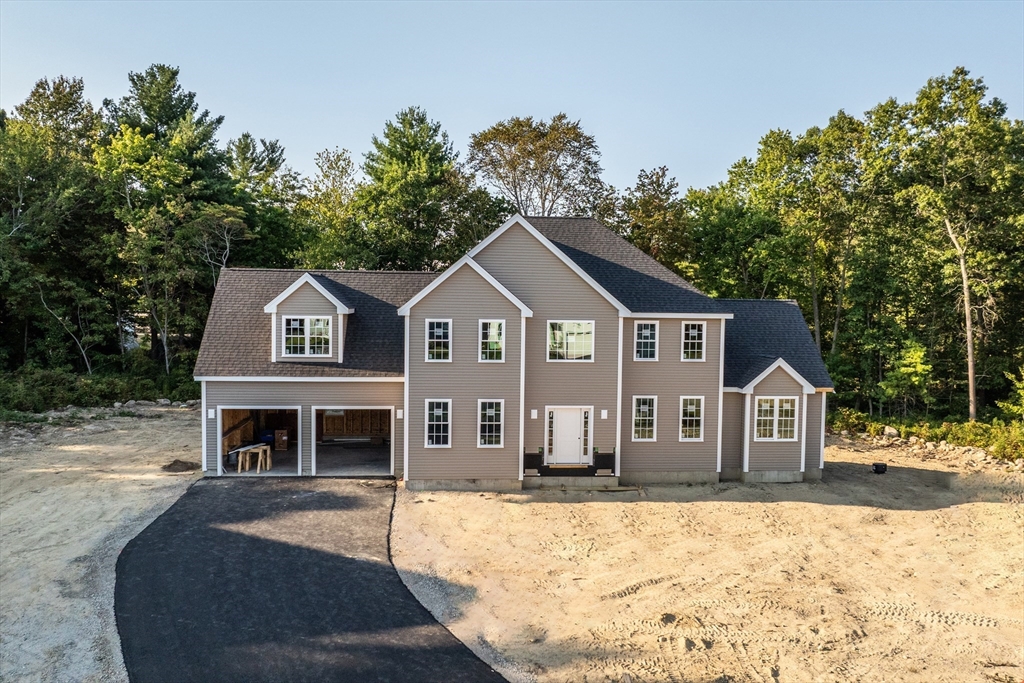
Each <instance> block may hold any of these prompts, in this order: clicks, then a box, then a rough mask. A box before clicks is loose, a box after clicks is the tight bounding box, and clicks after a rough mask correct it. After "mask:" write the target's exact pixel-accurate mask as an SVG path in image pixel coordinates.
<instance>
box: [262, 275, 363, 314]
mask: <svg viewBox="0 0 1024 683" xmlns="http://www.w3.org/2000/svg"><path fill="white" fill-rule="evenodd" d="M302 285H309V286H310V287H312V288H313V289H315V290H316V291H318V292H320V294H322V295H323V296H324V298H325V299H327V300H328V301H330V302H331V303H332V304H334V307H335V308H336V309H337V312H338V313H345V314H348V313H355V312H356V309H354V308H351V307H349V306H348V305H347V304H346V303H344V302H343V301H341V300H340V299H338V297H336V296H334V295H333V294H331V293H330V292H329V291H327V288H326V287H324V286H323V285H322V284H320V283H319V282H317V280H316V278H315V277H313V276H312V275H311V274H309V273H303V274H302V277H300V278H299V279H298V280H296V281H295V282H293V283H292V284H291V285H289V286H288V289H286V290H284V291H283V292H281V293H280V294H278V295H277V296H276V297H274V300H273V301H271V302H270V303H269V304H267V305H266V306H264V307H263V312H264V313H277V307H278V306H279V305H280V303H281V302H282V301H284V300H285V299H287V298H288V297H290V296H291V295H292V294H294V293H295V290H297V289H298V288H299V287H301V286H302Z"/></svg>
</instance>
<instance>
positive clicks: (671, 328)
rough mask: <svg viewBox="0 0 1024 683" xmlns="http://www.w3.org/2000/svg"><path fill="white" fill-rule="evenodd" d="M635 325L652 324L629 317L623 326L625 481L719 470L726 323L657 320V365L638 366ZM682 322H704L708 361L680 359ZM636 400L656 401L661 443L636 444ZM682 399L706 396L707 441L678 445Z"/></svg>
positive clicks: (694, 320) (679, 442) (717, 321)
mask: <svg viewBox="0 0 1024 683" xmlns="http://www.w3.org/2000/svg"><path fill="white" fill-rule="evenodd" d="M636 320H644V321H649V320H653V319H652V318H635V319H634V318H626V319H625V320H624V321H623V330H622V337H623V342H622V347H623V348H622V430H623V431H622V456H621V474H622V476H624V477H625V476H627V474H631V473H634V472H678V471H693V470H700V471H711V472H715V471H717V469H718V385H719V361H720V354H721V343H720V342H721V338H722V337H721V335H722V322H721V321H720V320H701V319H699V318H695V319H689V320H679V319H662V320H659V321H658V337H659V339H658V360H656V361H638V360H634V339H635V331H634V323H635V322H636ZM684 322H688V323H694V322H704V323H705V327H704V331H705V339H704V358H705V360H703V361H686V362H683V361H681V360H680V356H681V351H682V336H683V323H684ZM634 396H657V397H658V409H657V414H656V423H657V433H656V438H657V441H633V397H634ZM680 396H703V397H704V417H703V423H704V424H703V427H704V439H703V441H700V442H696V441H680V440H679V419H680V415H679V397H680ZM741 442H742V440H741ZM723 457H724V453H723ZM723 466H724V465H723Z"/></svg>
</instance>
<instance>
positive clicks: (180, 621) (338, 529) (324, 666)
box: [114, 479, 504, 683]
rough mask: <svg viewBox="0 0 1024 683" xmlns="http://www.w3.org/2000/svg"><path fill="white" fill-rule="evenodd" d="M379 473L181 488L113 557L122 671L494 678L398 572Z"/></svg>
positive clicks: (233, 677) (267, 677) (177, 678)
mask: <svg viewBox="0 0 1024 683" xmlns="http://www.w3.org/2000/svg"><path fill="white" fill-rule="evenodd" d="M382 483H383V482H364V484H372V486H367V485H364V484H360V482H356V481H351V480H331V479H315V480H310V479H306V480H294V479H262V480H258V479H234V480H229V481H211V480H203V481H201V482H199V483H197V484H196V485H195V486H193V487H192V488H191V489H189V491H187V492H186V493H185V495H184V496H182V497H181V499H179V500H178V502H176V503H175V504H174V505H173V506H172V507H171V508H170V509H169V510H167V512H165V513H164V514H163V515H161V516H160V517H159V518H158V519H157V520H156V521H154V522H153V523H152V524H151V525H150V526H149V527H147V528H146V529H145V530H144V531H143V532H142V533H141V534H139V536H137V537H136V538H135V539H133V540H132V541H131V542H130V543H129V544H128V545H127V547H125V549H124V551H123V552H122V553H121V555H120V557H119V558H118V561H117V580H116V585H115V590H114V612H115V615H116V617H117V628H118V632H119V633H120V635H121V646H122V650H123V652H124V659H125V665H126V667H127V669H128V675H129V677H130V679H131V680H132V681H133V682H137V683H149V682H151V681H168V682H174V683H184V682H186V681H204V682H219V681H225V682H227V681H239V682H241V681H245V682H246V683H258V682H260V681H274V682H278V681H281V682H284V681H424V682H426V681H445V682H450V681H501V680H504V679H502V678H501V677H500V676H499V675H498V674H497V673H495V672H494V671H492V670H491V669H490V667H488V666H487V665H486V664H484V663H483V662H482V661H480V660H479V659H478V658H477V657H476V655H474V654H473V653H472V652H471V651H470V650H469V649H468V648H466V647H465V646H464V645H463V644H462V643H461V642H459V641H458V640H457V639H456V638H455V637H454V636H452V635H451V633H449V632H448V631H447V630H446V629H445V628H444V627H442V626H441V625H440V624H438V623H437V622H436V621H435V620H434V618H433V617H432V616H431V615H430V613H429V612H427V610H426V609H425V608H424V607H423V606H422V605H420V603H419V602H417V600H416V599H415V598H414V597H413V596H412V594H411V593H410V592H409V591H408V589H406V587H405V585H404V584H403V583H402V581H401V579H399V577H398V574H397V572H395V569H394V567H393V566H392V565H391V563H390V561H389V560H388V548H387V543H388V527H389V523H390V514H391V505H392V500H393V496H394V490H393V489H392V488H385V487H382V486H380V484H382ZM433 580H435V581H436V580H438V579H436V578H434V579H433ZM452 588H453V593H458V594H462V595H466V597H467V599H471V598H472V597H473V594H474V592H473V591H472V589H468V590H467V588H466V587H463V586H458V587H454V586H453V587H452ZM455 589H457V590H455Z"/></svg>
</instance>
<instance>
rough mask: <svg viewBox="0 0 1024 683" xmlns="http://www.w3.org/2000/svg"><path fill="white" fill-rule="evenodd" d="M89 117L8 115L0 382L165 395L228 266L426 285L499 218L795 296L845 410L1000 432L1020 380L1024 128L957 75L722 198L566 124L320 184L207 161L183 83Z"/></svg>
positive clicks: (836, 122) (775, 148)
mask: <svg viewBox="0 0 1024 683" xmlns="http://www.w3.org/2000/svg"><path fill="white" fill-rule="evenodd" d="M128 81H129V91H128V95H127V96H125V97H123V98H121V99H120V100H117V101H115V100H110V99H108V100H104V101H103V102H102V104H101V106H99V107H94V106H93V105H92V104H91V103H90V102H89V101H87V100H86V99H85V96H84V86H83V82H82V81H81V79H76V78H70V77H58V78H55V79H52V80H48V79H43V80H40V81H39V82H38V83H37V84H36V86H35V88H34V89H33V90H32V92H31V93H30V94H29V96H28V97H27V99H26V100H25V101H24V102H23V103H21V104H20V105H18V106H16V107H15V108H14V110H13V112H10V113H9V114H8V113H6V112H2V111H0V202H2V216H0V294H2V296H0V369H2V370H3V372H4V373H5V374H6V375H7V376H9V377H10V376H26V375H27V374H30V373H31V372H33V371H56V372H63V373H74V374H77V375H86V376H109V375H122V376H139V377H141V376H144V377H147V378H149V380H150V381H152V382H154V383H155V385H156V386H158V387H160V388H161V390H162V392H163V393H171V392H176V394H175V395H176V396H177V397H180V398H186V397H189V398H190V397H192V395H193V394H194V392H195V391H196V390H195V388H194V386H193V385H192V383H191V382H190V375H191V370H192V365H193V364H194V360H195V356H196V353H197V350H198V346H199V342H200V340H201V338H202V332H203V327H204V325H205V321H206V316H207V313H208V311H209V304H210V300H211V298H212V294H213V291H214V288H215V287H216V282H217V277H218V274H219V271H220V269H221V268H222V267H225V266H251V267H268V268H363V269H412V270H438V269H442V268H444V267H446V266H447V265H449V264H450V263H452V262H453V261H455V260H456V259H458V258H459V257H460V256H461V255H462V254H463V253H465V251H466V250H468V249H469V248H470V247H471V246H472V245H473V244H475V243H476V242H478V241H479V240H480V239H482V238H483V237H484V236H485V235H486V234H487V233H488V232H490V231H491V230H493V229H494V228H495V227H496V226H497V225H499V224H500V223H501V221H502V220H503V219H504V218H505V217H507V216H508V215H509V214H511V213H512V212H515V211H518V212H520V213H523V214H525V215H593V216H596V217H598V218H600V219H602V220H603V221H605V222H606V223H607V224H608V225H609V226H610V227H612V228H613V229H615V230H616V231H618V232H619V233H620V234H622V235H623V236H624V237H625V238H626V239H628V240H630V241H631V242H632V243H633V244H635V245H636V246H637V247H639V248H640V249H642V250H643V251H645V252H647V253H648V254H650V255H651V256H653V257H654V258H655V259H657V260H658V261H660V262H661V263H663V264H664V265H665V266H666V267H668V268H670V269H672V270H674V271H675V272H677V273H679V274H680V275H682V276H683V277H685V278H687V279H688V280H690V281H691V282H693V283H694V284H695V285H696V286H698V287H699V288H701V289H702V290H703V291H705V292H707V293H708V294H710V295H713V296H718V297H737V298H791V299H795V300H797V301H798V302H799V303H800V305H801V308H802V310H803V311H804V313H805V316H806V318H807V322H808V325H809V328H810V330H811V332H812V334H813V336H814V339H815V342H816V344H817V345H818V348H819V349H820V351H821V352H822V355H823V357H824V358H825V360H826V363H827V364H828V366H829V370H830V372H831V373H832V376H833V378H834V380H835V382H836V385H837V388H838V389H837V394H838V397H839V400H840V402H841V403H844V404H846V405H849V406H852V407H855V408H857V409H860V410H865V411H868V412H870V413H872V414H875V413H877V414H879V415H882V414H887V415H893V414H904V415H905V414H907V413H909V412H916V411H924V410H927V411H933V412H940V413H943V414H946V413H948V414H953V415H963V416H969V417H970V418H972V419H973V418H974V417H975V416H977V415H979V414H984V413H985V411H988V412H991V411H992V410H993V409H994V405H995V402H996V401H997V400H1000V399H1005V398H1006V397H1007V396H1008V395H1009V393H1010V391H1011V388H1012V387H1013V386H1014V385H1013V384H1012V383H1011V379H1013V377H1014V376H1015V375H1024V124H1022V122H1021V121H1017V120H1010V119H1009V118H1008V117H1007V115H1006V106H1005V105H1004V104H1003V103H1002V102H1000V101H999V100H998V99H996V98H990V97H989V96H988V93H987V90H986V87H985V85H984V83H983V81H982V80H981V79H978V78H972V77H971V75H970V74H968V73H967V71H966V70H964V69H956V70H955V71H954V72H953V73H952V74H951V75H949V76H943V77H939V78H934V79H931V80H929V81H928V82H927V84H925V86H924V87H923V88H922V89H921V90H920V91H919V92H918V94H917V96H916V98H915V99H914V100H912V101H909V102H903V103H901V102H898V101H896V100H888V101H886V102H883V103H881V104H879V105H878V106H876V107H874V108H873V109H871V110H870V111H868V112H866V113H865V114H863V115H862V116H859V117H858V116H852V115H849V114H847V113H845V112H843V111H839V112H837V113H836V115H835V116H833V117H832V118H831V119H830V120H829V121H828V122H827V124H826V125H824V126H823V127H813V128H811V129H809V130H807V131H804V132H802V133H798V134H793V133H791V132H789V131H784V130H773V131H770V132H769V133H768V134H766V135H765V136H764V137H763V138H762V139H761V141H760V144H759V146H758V149H757V153H756V155H755V156H754V157H753V158H744V159H741V160H739V161H737V162H736V163H735V164H734V165H733V166H732V167H731V168H730V169H729V170H728V176H727V179H726V180H724V181H723V182H721V183H719V184H717V185H715V186H712V187H707V188H689V189H686V190H682V191H681V190H680V188H679V186H678V183H677V182H676V180H675V178H673V177H672V175H671V174H670V172H669V170H668V169H667V168H666V167H658V168H653V169H649V170H641V171H640V173H639V174H638V176H637V180H636V184H635V185H634V186H632V187H628V188H624V189H622V190H619V189H616V188H614V187H612V186H610V185H608V184H607V183H605V182H604V181H603V180H602V178H601V174H602V172H603V169H602V168H601V163H600V162H601V153H600V148H599V146H598V144H597V141H596V139H595V138H594V137H593V136H592V135H589V134H587V133H586V132H585V130H584V128H583V127H582V125H581V122H580V121H573V120H572V119H570V118H569V117H568V116H566V115H564V114H558V115H556V116H554V117H552V118H551V119H550V120H544V119H536V118H533V117H512V118H509V119H508V120H505V121H500V122H497V123H496V124H494V125H493V126H491V127H489V128H487V129H486V130H483V131H481V132H479V133H477V134H474V135H472V136H471V138H470V140H469V141H468V145H467V153H466V155H465V158H464V159H463V158H460V156H459V154H458V153H457V152H456V151H455V147H454V145H453V144H452V142H451V140H450V139H449V137H448V135H447V133H445V131H444V130H443V128H442V126H441V124H440V123H438V122H437V121H434V120H431V119H430V118H429V116H428V115H427V113H426V112H425V111H423V110H422V109H420V108H417V107H410V108H408V109H405V110H403V111H401V112H398V113H397V114H396V116H395V117H394V119H393V120H391V121H388V122H386V123H385V125H384V128H383V131H382V133H381V134H380V135H379V136H374V137H373V138H372V140H371V150H370V152H368V153H367V154H366V155H365V156H364V158H363V159H362V160H361V162H360V163H357V162H356V161H355V160H353V158H352V156H351V154H350V153H349V152H348V151H346V150H343V149H337V148H329V149H326V150H324V151H323V152H321V153H320V154H318V155H317V157H316V171H315V173H314V174H313V176H312V177H308V178H306V177H302V176H301V175H300V174H298V173H297V172H295V171H294V170H293V169H292V168H291V167H289V166H288V164H287V161H286V158H285V154H284V149H283V147H282V146H281V144H280V143H279V142H278V141H277V140H273V139H263V138H256V137H255V136H253V135H250V134H249V133H245V134H243V135H241V136H240V137H239V138H237V139H232V140H228V141H227V142H226V143H223V144H222V143H221V142H220V141H219V140H218V138H217V134H218V130H219V128H220V126H221V124H222V123H223V117H220V116H215V115H213V114H211V113H210V112H209V111H207V110H201V108H200V106H199V104H198V103H197V100H196V94H195V93H193V92H190V91H187V90H186V89H185V88H184V87H183V86H182V84H181V82H180V80H179V72H178V70H177V69H176V68H173V67H170V66H166V65H153V66H151V67H149V68H148V69H146V70H145V71H143V72H140V73H131V74H129V78H128Z"/></svg>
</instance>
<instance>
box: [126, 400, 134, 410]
mask: <svg viewBox="0 0 1024 683" xmlns="http://www.w3.org/2000/svg"><path fill="white" fill-rule="evenodd" d="M124 407H125V408H134V407H135V400H134V399H133V400H131V401H128V402H127V403H125V404H124Z"/></svg>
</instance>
